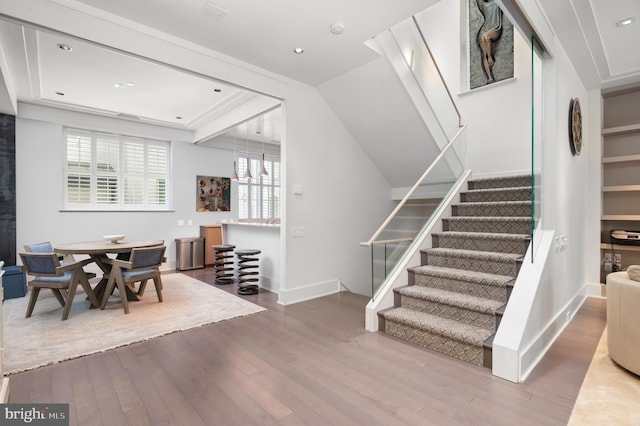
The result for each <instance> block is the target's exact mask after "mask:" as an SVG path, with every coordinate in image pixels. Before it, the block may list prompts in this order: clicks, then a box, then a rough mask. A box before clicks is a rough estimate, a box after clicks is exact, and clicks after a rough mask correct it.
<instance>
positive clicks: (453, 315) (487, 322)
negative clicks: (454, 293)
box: [400, 294, 496, 331]
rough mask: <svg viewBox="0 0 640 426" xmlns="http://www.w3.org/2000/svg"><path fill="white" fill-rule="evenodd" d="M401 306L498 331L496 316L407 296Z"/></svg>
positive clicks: (401, 298)
mask: <svg viewBox="0 0 640 426" xmlns="http://www.w3.org/2000/svg"><path fill="white" fill-rule="evenodd" d="M400 304H401V306H403V307H405V308H409V309H413V310H415V311H420V312H425V313H427V314H432V315H437V316H439V317H443V318H448V319H451V320H454V321H459V322H462V323H465V324H470V325H473V326H476V327H482V328H485V329H487V330H491V331H495V330H496V316H495V314H493V315H491V314H484V313H482V312H475V311H471V310H469V309H464V308H460V307H457V306H449V305H444V304H442V303H437V302H432V301H430V300H423V299H419V298H415V297H411V296H407V295H404V294H403V295H401V296H400Z"/></svg>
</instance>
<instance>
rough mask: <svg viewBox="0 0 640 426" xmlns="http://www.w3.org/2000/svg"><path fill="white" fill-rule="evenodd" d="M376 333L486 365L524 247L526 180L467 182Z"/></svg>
mask: <svg viewBox="0 0 640 426" xmlns="http://www.w3.org/2000/svg"><path fill="white" fill-rule="evenodd" d="M460 200H461V202H460V204H457V205H453V206H452V212H451V213H452V217H450V218H448V219H443V223H442V229H443V232H440V233H434V234H432V246H433V248H431V249H427V250H423V251H422V253H421V260H422V261H421V263H422V265H420V266H417V267H413V268H410V269H409V285H407V286H405V287H400V288H396V289H395V290H394V292H395V295H394V296H395V297H394V300H395V303H394V307H393V308H390V309H387V310H384V311H380V312H379V313H378V317H379V330H380V331H384V332H385V333H387V334H390V335H392V336H396V337H399V338H401V339H405V340H408V341H410V342H413V343H416V344H418V345H421V346H424V347H426V348H429V349H432V350H435V351H438V352H442V353H444V354H447V355H450V356H452V357H455V358H458V359H461V360H463V361H466V362H469V363H471V364H475V365H479V366H485V367H489V368H490V367H491V342H492V340H493V336H494V334H495V332H496V330H497V327H498V324H499V323H500V318H501V315H502V313H503V312H504V307H505V306H506V302H507V300H508V298H509V294H510V292H511V288H512V287H513V283H514V282H515V278H516V276H517V274H518V270H519V268H520V264H521V259H522V257H523V255H524V253H525V251H526V249H527V246H528V244H529V235H530V233H531V176H513V177H506V178H492V179H477V180H474V181H469V182H468V190H467V191H463V192H461V194H460Z"/></svg>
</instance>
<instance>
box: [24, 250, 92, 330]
mask: <svg viewBox="0 0 640 426" xmlns="http://www.w3.org/2000/svg"><path fill="white" fill-rule="evenodd" d="M20 258H21V259H22V264H23V269H24V271H25V272H26V273H27V274H28V275H31V276H33V277H35V278H34V279H33V280H31V281H30V282H29V287H30V288H31V296H30V298H29V306H28V307H27V314H26V318H29V317H30V316H31V314H32V313H33V309H34V307H35V305H36V301H37V300H38V295H39V294H40V289H43V288H48V289H50V290H51V291H52V292H53V295H54V296H55V297H56V299H57V300H58V302H59V303H60V305H61V306H62V307H63V308H64V310H63V312H62V320H63V321H64V320H66V319H67V318H68V317H69V312H70V311H71V305H72V304H73V298H74V297H75V295H76V289H77V287H78V284H80V285H81V286H82V288H83V289H84V291H85V292H86V293H87V296H88V297H89V300H90V301H91V303H92V304H93V305H94V306H96V307H97V306H98V300H97V299H96V296H95V295H94V293H93V290H92V289H91V286H90V285H89V280H88V279H87V276H86V274H85V273H84V270H83V269H82V267H83V266H84V265H85V264H86V263H87V261H80V262H73V263H67V264H65V265H61V264H60V260H59V259H58V256H57V255H56V254H55V253H20Z"/></svg>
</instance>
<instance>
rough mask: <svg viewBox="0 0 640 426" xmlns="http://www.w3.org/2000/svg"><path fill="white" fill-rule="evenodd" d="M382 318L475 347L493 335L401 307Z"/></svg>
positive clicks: (489, 332) (485, 330)
mask: <svg viewBox="0 0 640 426" xmlns="http://www.w3.org/2000/svg"><path fill="white" fill-rule="evenodd" d="M384 317H385V320H388V321H395V322H399V323H402V324H404V325H405V326H408V327H414V328H418V329H420V330H424V331H428V332H430V333H434V334H439V335H441V336H443V337H447V338H449V339H452V340H457V341H459V342H464V343H467V344H470V345H475V346H482V343H483V342H484V341H485V340H486V339H487V338H488V337H489V336H491V335H492V334H494V333H493V331H490V330H487V329H485V328H481V327H476V326H473V325H470V324H465V323H462V322H459V321H455V320H451V319H447V318H443V317H439V316H437V315H431V314H427V313H424V312H420V311H415V310H413V309H408V308H402V307H400V308H395V309H392V310H390V311H387V312H385V314H384Z"/></svg>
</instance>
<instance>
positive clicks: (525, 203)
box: [452, 189, 531, 207]
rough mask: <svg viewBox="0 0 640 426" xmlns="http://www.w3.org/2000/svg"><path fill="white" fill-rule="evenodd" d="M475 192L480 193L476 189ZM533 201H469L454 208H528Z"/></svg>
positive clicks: (457, 204) (455, 204) (456, 204)
mask: <svg viewBox="0 0 640 426" xmlns="http://www.w3.org/2000/svg"><path fill="white" fill-rule="evenodd" d="M475 191H479V189H476V190H475ZM530 204H531V201H518V200H516V201H467V202H464V203H454V204H452V206H471V207H473V206H528V205H530Z"/></svg>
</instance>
